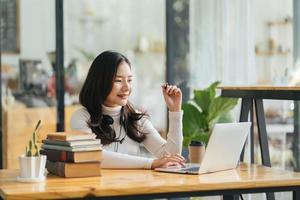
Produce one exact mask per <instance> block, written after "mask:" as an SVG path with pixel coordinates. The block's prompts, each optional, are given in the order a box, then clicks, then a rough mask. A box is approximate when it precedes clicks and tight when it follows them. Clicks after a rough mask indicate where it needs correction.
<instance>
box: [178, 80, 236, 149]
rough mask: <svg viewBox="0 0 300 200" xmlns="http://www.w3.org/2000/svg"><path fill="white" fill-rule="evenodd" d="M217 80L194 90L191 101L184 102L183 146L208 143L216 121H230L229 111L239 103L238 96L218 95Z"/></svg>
mask: <svg viewBox="0 0 300 200" xmlns="http://www.w3.org/2000/svg"><path fill="white" fill-rule="evenodd" d="M219 84H220V82H219V81H216V82H214V83H212V84H211V85H209V86H208V87H207V88H205V89H198V90H194V95H193V97H192V99H191V100H190V101H188V102H187V103H185V104H183V111H184V114H183V138H184V139H183V146H184V147H188V146H189V145H190V144H193V145H195V146H203V143H204V145H205V144H207V142H208V140H209V137H210V134H211V132H212V128H213V126H214V124H215V123H216V122H230V118H229V117H228V116H229V111H230V110H232V109H233V108H234V107H235V105H236V104H237V101H238V99H236V98H225V97H221V96H217V95H216V88H217V86H218V85H219Z"/></svg>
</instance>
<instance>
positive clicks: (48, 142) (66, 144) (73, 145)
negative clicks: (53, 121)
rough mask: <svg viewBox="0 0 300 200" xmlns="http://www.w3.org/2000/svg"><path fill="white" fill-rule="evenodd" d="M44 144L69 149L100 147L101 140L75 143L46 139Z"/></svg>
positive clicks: (76, 141)
mask: <svg viewBox="0 0 300 200" xmlns="http://www.w3.org/2000/svg"><path fill="white" fill-rule="evenodd" d="M43 143H44V144H50V145H60V146H68V147H77V146H86V145H94V144H97V145H100V144H101V142H100V139H93V140H74V141H60V140H50V139H46V140H43Z"/></svg>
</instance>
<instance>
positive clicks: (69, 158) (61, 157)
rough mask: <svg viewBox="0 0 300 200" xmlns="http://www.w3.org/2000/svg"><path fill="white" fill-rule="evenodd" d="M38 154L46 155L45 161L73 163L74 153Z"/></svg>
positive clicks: (51, 152)
mask: <svg viewBox="0 0 300 200" xmlns="http://www.w3.org/2000/svg"><path fill="white" fill-rule="evenodd" d="M40 154H43V155H46V156H47V160H50V161H61V162H74V153H72V152H66V151H56V150H44V149H41V150H40Z"/></svg>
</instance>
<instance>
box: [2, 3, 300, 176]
mask: <svg viewBox="0 0 300 200" xmlns="http://www.w3.org/2000/svg"><path fill="white" fill-rule="evenodd" d="M0 3H1V6H0V8H1V9H0V12H1V13H0V14H1V18H0V20H1V26H0V27H1V50H0V56H1V98H2V106H1V111H2V121H1V123H2V124H1V133H2V134H1V135H2V136H1V140H2V143H1V145H2V146H1V149H2V156H1V166H2V168H17V167H18V163H17V157H18V155H20V154H21V153H22V152H23V151H24V149H25V144H23V143H24V142H23V141H24V140H27V139H28V138H29V137H30V134H31V132H32V129H33V127H34V125H35V124H36V122H37V121H38V120H39V119H41V120H42V124H43V128H42V130H41V134H40V135H41V136H40V137H43V134H46V133H48V132H49V131H56V130H58V129H62V128H63V129H65V130H69V129H70V127H69V120H70V116H71V114H72V112H73V111H74V110H76V109H77V108H78V107H79V105H78V94H79V91H80V89H81V86H82V84H83V81H84V80H85V77H86V74H87V71H88V69H89V66H90V64H91V61H92V60H93V59H94V58H95V56H97V55H98V54H99V53H101V52H102V51H104V50H116V51H119V52H122V53H123V54H125V55H126V56H127V57H128V58H129V60H130V61H131V63H132V69H133V73H134V82H133V92H132V96H131V98H130V100H131V101H132V102H133V103H134V104H135V105H136V107H137V108H138V109H141V110H145V111H147V112H148V113H149V114H150V116H151V121H152V122H153V124H154V126H155V127H156V128H157V129H158V130H159V132H160V133H161V134H162V135H163V136H164V137H165V135H166V131H167V108H166V105H165V103H164V101H163V98H162V94H161V90H160V85H161V84H163V83H165V82H169V83H172V84H177V85H178V86H180V87H181V89H182V91H183V94H184V101H187V100H188V99H189V98H190V97H191V95H192V92H193V89H199V88H204V87H206V86H208V85H209V84H210V83H212V82H214V81H217V80H219V81H221V85H279V86H287V85H299V82H300V61H298V60H297V59H296V58H297V56H295V54H294V51H293V49H294V46H295V38H294V37H293V35H294V34H300V33H299V32H297V30H298V31H300V28H299V27H298V28H295V27H294V16H297V15H295V13H294V12H295V10H296V9H294V7H295V4H296V3H297V4H299V2H297V0H294V1H293V0H240V1H239V0H223V1H219V0H210V1H206V0H155V1H153V0H122V1H119V0H110V1H106V0H64V1H63V10H62V11H63V28H62V29H59V28H58V27H57V26H56V24H57V22H56V19H57V15H56V7H55V1H54V0H43V1H39V0H22V1H20V0H0ZM298 12H300V11H299V10H298ZM298 15H299V14H298ZM298 21H299V19H298ZM294 31H295V32H294ZM57 34H61V35H63V44H62V47H63V54H62V55H59V56H63V64H62V65H63V66H61V65H56V63H55V62H56V60H57V59H56V56H57V55H56V52H59V51H57V48H58V47H57V45H56V39H57ZM58 69H60V70H62V71H63V72H64V79H63V80H64V81H63V82H64V84H61V85H59V86H56V71H57V70H58ZM57 88H62V89H63V102H60V105H62V104H63V107H59V106H57V105H58V101H57V99H58V98H57V96H56V95H57ZM264 106H265V115H266V121H267V131H268V139H269V145H270V154H271V162H272V165H273V166H276V167H279V168H284V169H289V170H293V169H294V168H293V162H294V161H295V159H297V158H294V157H293V154H292V151H291V143H292V135H293V132H294V120H293V119H294V116H293V113H294V112H293V111H294V102H293V101H272V100H266V101H264ZM239 109H240V106H237V107H236V109H235V110H234V112H233V118H234V120H236V121H237V120H238V119H239ZM59 112H60V113H63V117H64V120H63V124H62V126H60V128H59V126H58V125H57V124H58V123H59V122H61V118H59V114H58V113H59ZM258 157H259V154H257V158H256V159H257V160H260V159H259V158H258Z"/></svg>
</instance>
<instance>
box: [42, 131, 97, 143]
mask: <svg viewBox="0 0 300 200" xmlns="http://www.w3.org/2000/svg"><path fill="white" fill-rule="evenodd" d="M95 138H96V135H95V134H93V133H86V132H81V131H67V132H55V133H49V134H48V135H47V139H50V140H59V141H74V140H89V139H95Z"/></svg>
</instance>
